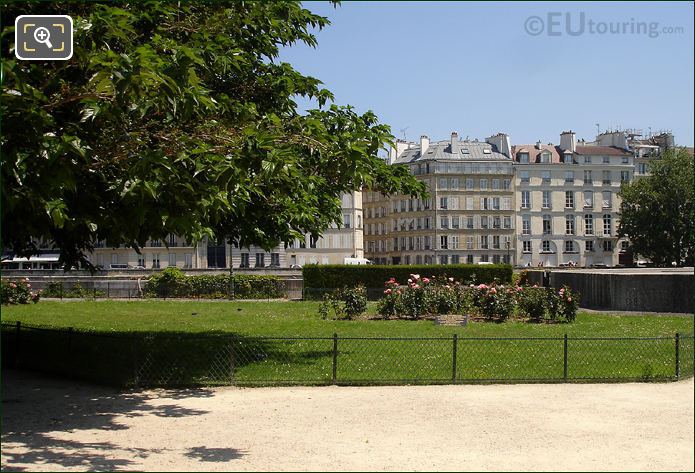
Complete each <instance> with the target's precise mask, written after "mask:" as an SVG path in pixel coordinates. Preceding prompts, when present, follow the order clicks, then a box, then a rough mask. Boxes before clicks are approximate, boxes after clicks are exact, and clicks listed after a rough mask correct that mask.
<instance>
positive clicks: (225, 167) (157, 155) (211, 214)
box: [0, 1, 425, 266]
mask: <svg viewBox="0 0 695 473" xmlns="http://www.w3.org/2000/svg"><path fill="white" fill-rule="evenodd" d="M20 5H21V7H20V6H18V5H16V4H12V3H9V4H8V5H5V6H3V15H2V23H3V25H2V26H3V30H2V37H1V41H2V56H3V58H2V68H3V74H4V78H3V81H4V82H3V90H2V104H1V110H0V111H1V112H2V117H3V124H2V138H1V145H2V155H3V162H2V239H3V246H4V247H9V248H11V249H12V250H13V251H15V252H16V253H17V254H19V255H22V256H29V255H31V254H33V253H35V251H36V244H35V241H34V239H43V240H46V241H49V242H51V243H52V244H53V245H55V247H57V248H60V251H61V255H60V260H61V262H63V263H64V264H65V265H66V266H71V265H74V264H76V263H77V262H82V263H87V261H86V257H85V252H86V251H89V250H92V249H93V248H94V246H95V244H96V243H97V242H98V241H105V244H106V245H107V246H111V247H115V246H118V245H125V246H128V247H132V248H134V249H136V250H138V251H139V248H140V247H141V246H144V245H145V242H146V240H148V239H150V238H154V239H162V240H165V239H166V236H167V235H168V234H170V233H174V234H177V235H180V236H182V237H184V238H186V239H187V240H189V241H200V240H201V239H202V238H204V237H205V236H206V235H207V236H209V237H212V238H225V239H227V240H228V241H230V242H232V241H233V242H236V243H238V244H240V245H241V246H247V245H250V244H256V245H259V246H261V247H263V248H265V249H269V248H272V247H273V246H275V245H277V244H278V243H279V242H282V241H290V240H293V239H294V238H297V237H300V236H303V235H304V234H305V233H307V232H311V233H314V234H320V233H321V232H322V231H324V230H325V229H326V228H327V227H328V226H329V225H330V224H331V223H333V222H338V223H341V218H340V199H339V197H340V195H341V194H342V193H344V192H350V191H354V190H359V189H361V188H371V189H379V190H381V191H382V192H384V193H385V194H392V193H401V194H407V195H411V196H424V195H425V187H424V185H422V184H421V183H419V182H417V181H416V179H415V178H414V177H413V176H412V175H411V174H410V172H409V171H408V169H407V168H405V167H403V166H389V165H388V164H386V163H385V162H384V161H383V160H382V159H380V158H379V157H378V153H379V152H380V150H382V149H385V148H386V147H387V146H388V145H389V143H390V141H391V140H392V139H393V136H392V135H391V133H390V129H389V127H388V126H386V125H384V124H380V123H379V122H378V119H377V117H376V116H375V115H374V113H372V112H371V111H370V112H367V113H364V114H358V113H356V112H355V110H354V109H353V108H351V107H349V106H347V107H340V106H337V105H334V104H333V105H330V106H328V105H327V104H328V103H329V102H330V101H332V99H333V96H332V95H331V93H330V92H329V91H328V90H326V89H324V88H322V87H321V82H320V81H319V80H317V79H315V78H312V77H307V76H304V75H302V74H300V73H299V72H297V71H296V70H294V69H293V68H292V66H291V65H289V64H286V63H279V62H277V57H278V52H279V48H280V47H283V46H288V45H292V44H294V43H297V42H303V43H306V44H308V45H311V46H315V45H316V38H315V37H314V35H313V34H312V33H311V29H312V28H319V29H321V28H323V27H325V26H327V25H328V24H329V22H328V20H327V19H326V18H324V17H321V16H318V15H315V14H313V13H311V12H310V11H309V10H306V9H304V8H302V7H301V5H300V3H299V2H296V1H281V2H232V1H227V2H211V3H209V4H208V3H204V2H195V3H188V2H170V1H148V2H142V3H140V2H133V3H128V4H113V3H109V4H94V3H82V4H69V5H65V4H59V5H58V4H56V5H52V4H51V5H47V4H40V5H39V4H34V5H31V4H29V5H27V4H20ZM31 10H36V11H35V13H37V14H38V13H41V14H50V13H55V14H69V15H71V16H72V17H73V20H74V28H75V31H74V54H73V57H72V59H71V60H69V61H54V62H35V61H20V60H17V59H15V58H14V53H13V50H12V48H13V44H12V43H13V41H14V26H13V22H14V18H15V17H16V16H17V15H19V14H31V13H33V12H32V11H31ZM347 67H349V66H347ZM297 96H305V97H310V98H314V99H316V100H317V102H318V104H319V108H318V109H315V110H310V111H308V112H306V113H304V114H302V113H300V112H299V111H298V109H297V104H296V103H295V101H294V98H295V97H297Z"/></svg>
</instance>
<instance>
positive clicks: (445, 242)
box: [439, 235, 449, 250]
mask: <svg viewBox="0 0 695 473" xmlns="http://www.w3.org/2000/svg"><path fill="white" fill-rule="evenodd" d="M439 249H441V250H448V249H449V237H448V236H446V235H443V236H441V237H439Z"/></svg>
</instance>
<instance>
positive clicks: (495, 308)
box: [377, 274, 579, 322]
mask: <svg viewBox="0 0 695 473" xmlns="http://www.w3.org/2000/svg"><path fill="white" fill-rule="evenodd" d="M384 286H385V288H384V297H383V298H382V299H381V300H380V301H379V302H378V305H377V311H378V313H379V314H380V315H381V316H382V317H384V318H403V319H420V318H424V317H431V316H436V315H446V314H466V315H470V316H471V317H473V318H481V319H484V320H490V321H493V320H494V321H499V322H502V321H505V320H507V319H508V318H510V317H515V318H517V319H521V320H526V321H531V322H544V321H551V322H572V321H573V320H574V319H575V317H576V313H577V309H578V308H579V295H578V294H576V293H574V292H573V291H572V290H571V289H570V288H569V287H566V286H565V287H563V288H562V289H560V290H559V291H557V292H556V291H555V290H554V289H551V288H541V287H538V286H533V287H532V286H520V285H509V284H507V285H504V284H499V283H498V282H497V281H494V282H492V283H490V284H477V285H476V284H472V283H470V284H462V283H461V282H460V281H456V279H455V278H452V277H446V276H439V277H437V276H432V277H429V278H428V277H421V276H420V275H419V274H411V275H410V278H408V281H407V284H404V285H402V284H400V283H399V282H398V281H397V280H396V279H395V278H390V279H389V280H388V281H386V282H385V283H384Z"/></svg>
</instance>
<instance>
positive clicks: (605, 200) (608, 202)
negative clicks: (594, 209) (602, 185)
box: [601, 191, 613, 209]
mask: <svg viewBox="0 0 695 473" xmlns="http://www.w3.org/2000/svg"><path fill="white" fill-rule="evenodd" d="M601 196H602V199H601V200H602V206H603V208H604V209H610V208H611V207H612V200H613V193H612V192H611V191H603V192H601Z"/></svg>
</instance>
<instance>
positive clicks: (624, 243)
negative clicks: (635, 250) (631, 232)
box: [620, 240, 630, 251]
mask: <svg viewBox="0 0 695 473" xmlns="http://www.w3.org/2000/svg"><path fill="white" fill-rule="evenodd" d="M629 248H630V242H629V241H627V240H623V241H621V242H620V251H627V250H628V249H629Z"/></svg>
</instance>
